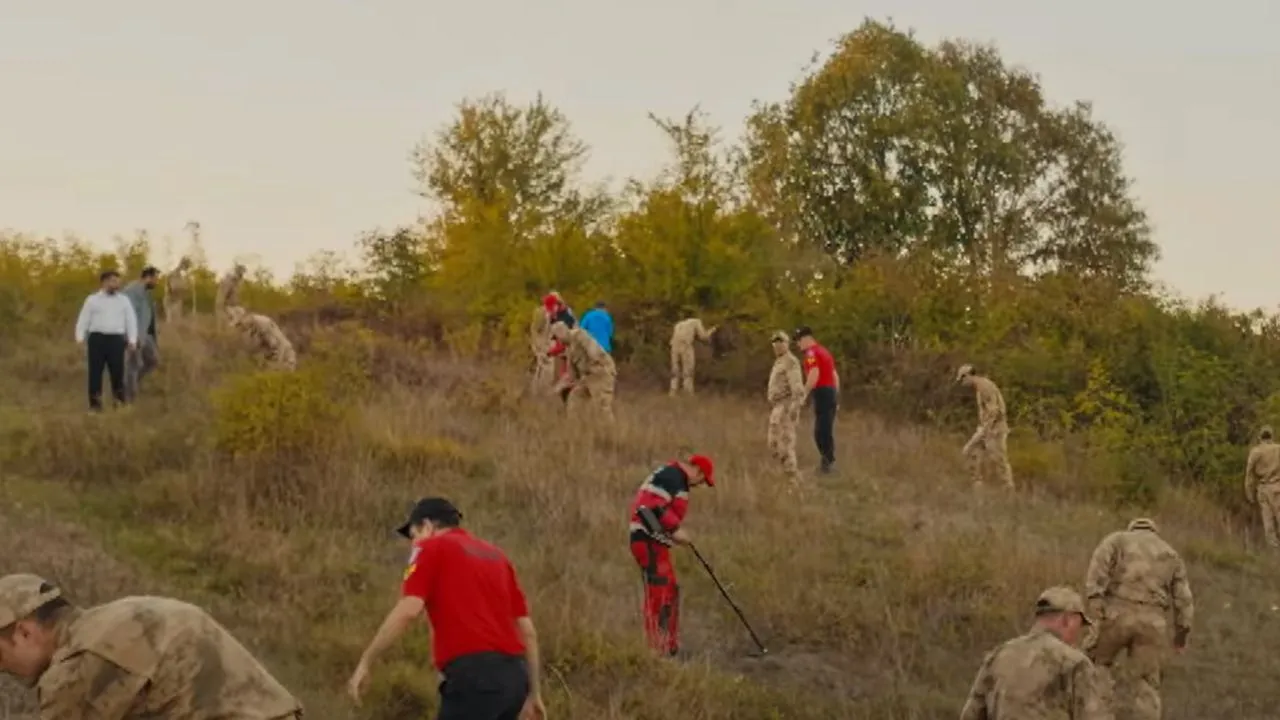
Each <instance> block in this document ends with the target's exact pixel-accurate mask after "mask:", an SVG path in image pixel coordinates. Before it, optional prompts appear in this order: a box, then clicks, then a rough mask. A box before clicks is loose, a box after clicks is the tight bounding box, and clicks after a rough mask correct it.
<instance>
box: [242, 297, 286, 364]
mask: <svg viewBox="0 0 1280 720" xmlns="http://www.w3.org/2000/svg"><path fill="white" fill-rule="evenodd" d="M226 312H227V319H228V320H229V321H230V322H231V327H234V328H236V329H237V330H239V331H241V332H243V333H244V334H245V335H247V336H248V337H249V338H250V339H251V340H252V341H253V342H254V344H255V345H257V347H258V348H259V350H260V351H261V352H262V353H263V356H264V357H265V359H266V361H267V364H268V366H269V367H271V368H272V369H275V370H289V371H292V370H296V369H297V368H298V356H297V354H296V353H295V352H294V351H293V343H291V342H289V338H288V337H287V336H286V335H285V334H284V331H282V330H281V329H280V326H279V325H277V324H276V323H275V321H274V320H272V319H271V318H269V317H267V316H266V315H259V314H257V313H251V312H249V311H247V310H245V309H244V308H242V307H240V306H238V305H233V306H231V307H229V308H227V311H226Z"/></svg>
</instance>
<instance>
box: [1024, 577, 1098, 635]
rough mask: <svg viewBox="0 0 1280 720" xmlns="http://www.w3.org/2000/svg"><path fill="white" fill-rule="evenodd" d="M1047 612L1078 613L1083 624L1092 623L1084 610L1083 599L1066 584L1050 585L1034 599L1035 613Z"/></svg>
mask: <svg viewBox="0 0 1280 720" xmlns="http://www.w3.org/2000/svg"><path fill="white" fill-rule="evenodd" d="M1048 613H1078V614H1079V615H1080V617H1081V618H1083V619H1084V624H1085V625H1092V624H1093V621H1092V620H1090V619H1089V616H1088V615H1086V614H1085V612H1084V600H1083V599H1081V598H1080V593H1078V592H1076V591H1075V590H1072V589H1071V588H1069V587H1067V586H1066V585H1059V586H1057V587H1051V588H1049V589H1048V590H1045V591H1044V592H1042V593H1040V597H1039V598H1037V599H1036V615H1046V614H1048Z"/></svg>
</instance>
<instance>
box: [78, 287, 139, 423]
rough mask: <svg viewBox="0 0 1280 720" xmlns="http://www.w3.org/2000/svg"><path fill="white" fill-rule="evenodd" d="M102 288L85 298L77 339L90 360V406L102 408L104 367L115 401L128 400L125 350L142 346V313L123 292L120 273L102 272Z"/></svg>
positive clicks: (94, 408) (122, 401)
mask: <svg viewBox="0 0 1280 720" xmlns="http://www.w3.org/2000/svg"><path fill="white" fill-rule="evenodd" d="M98 281H99V284H100V289H99V290H98V292H96V293H94V294H92V295H90V296H89V297H87V298H85V300H84V306H82V307H81V308H80V319H78V320H76V342H77V343H80V344H82V345H84V346H85V349H86V355H87V357H88V364H89V409H90V410H94V411H99V410H102V371H103V370H104V369H105V370H106V371H107V374H108V375H109V376H110V377H111V394H112V396H113V397H115V401H116V402H115V404H116V405H117V406H118V405H121V404H123V403H124V402H125V395H124V354H125V351H126V350H128V351H132V350H134V349H135V348H137V347H138V316H137V313H135V312H134V309H133V303H131V302H129V298H127V297H125V296H124V295H121V294H120V292H119V290H120V273H118V272H116V271H115V270H107V271H106V272H104V273H102V274H101V275H100V276H98Z"/></svg>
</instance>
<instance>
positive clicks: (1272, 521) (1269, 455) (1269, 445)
mask: <svg viewBox="0 0 1280 720" xmlns="http://www.w3.org/2000/svg"><path fill="white" fill-rule="evenodd" d="M1274 435H1275V433H1273V432H1272V430H1271V426H1270V425H1264V426H1262V430H1261V431H1259V432H1258V444H1257V445H1254V446H1253V448H1252V449H1250V450H1249V460H1248V462H1247V463H1246V464H1245V468H1244V497H1245V499H1246V500H1248V501H1249V503H1250V504H1254V505H1257V506H1258V510H1259V511H1260V512H1261V513H1262V534H1263V536H1265V537H1266V540H1267V544H1268V545H1270V546H1271V547H1273V548H1280V482H1278V481H1280V445H1278V444H1276V442H1275V440H1274Z"/></svg>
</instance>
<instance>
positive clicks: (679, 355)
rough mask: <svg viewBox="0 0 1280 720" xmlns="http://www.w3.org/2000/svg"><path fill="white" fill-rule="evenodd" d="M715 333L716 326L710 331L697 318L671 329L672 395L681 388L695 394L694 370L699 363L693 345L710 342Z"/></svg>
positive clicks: (688, 319)
mask: <svg viewBox="0 0 1280 720" xmlns="http://www.w3.org/2000/svg"><path fill="white" fill-rule="evenodd" d="M715 331H716V328H715V326H712V327H711V329H710V330H708V329H707V328H706V327H705V326H703V324H702V320H701V319H700V318H696V317H692V318H685V319H684V320H681V321H680V322H678V323H676V324H675V325H674V326H673V327H672V328H671V390H670V394H671V395H675V394H676V392H677V391H678V390H680V389H681V388H683V389H684V391H685V392H686V393H689V394H690V395H692V394H693V370H694V365H695V364H696V363H697V354H696V353H695V352H694V349H693V343H694V341H695V340H702V341H704V342H710V341H711V336H712V335H713V334H715Z"/></svg>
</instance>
